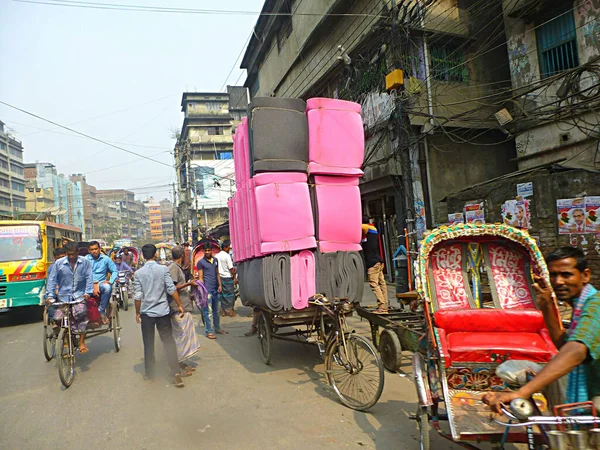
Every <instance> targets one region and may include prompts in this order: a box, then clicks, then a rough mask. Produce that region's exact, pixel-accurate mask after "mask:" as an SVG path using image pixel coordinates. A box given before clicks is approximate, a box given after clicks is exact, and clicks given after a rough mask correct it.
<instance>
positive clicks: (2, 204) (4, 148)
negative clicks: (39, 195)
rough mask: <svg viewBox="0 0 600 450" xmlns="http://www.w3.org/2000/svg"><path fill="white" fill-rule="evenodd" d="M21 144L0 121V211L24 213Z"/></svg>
mask: <svg viewBox="0 0 600 450" xmlns="http://www.w3.org/2000/svg"><path fill="white" fill-rule="evenodd" d="M25 209H26V206H25V178H24V167H23V144H22V143H21V141H18V140H17V139H15V138H14V137H13V136H11V135H10V133H8V132H7V131H6V130H5V129H4V122H2V121H0V211H6V212H7V213H12V212H19V211H25Z"/></svg>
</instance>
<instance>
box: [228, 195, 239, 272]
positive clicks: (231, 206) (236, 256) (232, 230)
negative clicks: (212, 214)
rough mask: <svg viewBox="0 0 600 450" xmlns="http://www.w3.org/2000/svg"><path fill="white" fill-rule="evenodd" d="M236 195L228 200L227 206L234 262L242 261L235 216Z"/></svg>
mask: <svg viewBox="0 0 600 450" xmlns="http://www.w3.org/2000/svg"><path fill="white" fill-rule="evenodd" d="M235 196H236V194H233V196H232V197H231V198H230V199H229V200H227V207H228V208H229V238H230V239H231V247H232V248H233V260H234V262H238V261H240V259H239V256H240V255H239V253H238V252H239V249H238V238H237V228H236V226H235V225H236V218H235V213H236V211H235V207H234V202H235Z"/></svg>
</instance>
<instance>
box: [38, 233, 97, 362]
mask: <svg viewBox="0 0 600 450" xmlns="http://www.w3.org/2000/svg"><path fill="white" fill-rule="evenodd" d="M65 251H66V253H67V256H66V257H63V258H61V259H59V260H57V261H56V262H55V263H54V265H53V266H52V267H53V269H52V270H51V271H49V276H48V282H47V285H46V293H47V295H48V298H47V300H46V302H47V303H48V304H53V303H54V302H55V300H56V299H57V298H58V300H59V301H60V302H61V303H72V304H73V308H72V312H73V320H72V321H71V326H72V327H73V329H75V330H77V331H80V332H81V333H82V334H81V336H80V338H79V353H86V352H87V351H88V348H87V346H86V345H85V330H86V329H87V324H88V310H87V304H86V300H87V299H88V298H90V295H92V293H93V292H94V279H93V276H92V263H91V262H90V261H88V260H87V259H86V258H83V257H82V256H79V254H78V248H77V244H76V243H75V242H67V244H66V246H65ZM62 314H63V312H62V311H61V310H60V309H57V310H56V312H55V313H54V315H53V318H54V320H55V321H58V320H61V319H62V317H63V316H62Z"/></svg>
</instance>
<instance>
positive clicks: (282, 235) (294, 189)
mask: <svg viewBox="0 0 600 450" xmlns="http://www.w3.org/2000/svg"><path fill="white" fill-rule="evenodd" d="M298 175H300V176H301V177H303V178H299V177H298ZM277 179H279V180H298V181H275V182H273V181H274V180H277ZM300 179H302V180H304V181H300ZM305 179H306V175H305V174H298V173H293V174H291V173H277V174H274V173H265V174H259V175H257V176H255V177H254V178H253V180H254V184H255V187H254V200H255V208H256V219H257V223H258V236H259V239H260V243H261V252H262V253H263V254H265V253H272V252H274V251H275V252H278V251H293V250H303V249H306V248H314V245H312V242H313V241H315V238H314V234H315V227H314V220H313V214H312V206H311V203H310V194H309V191H308V184H307V183H306V180H305ZM267 181H271V182H267ZM261 183H266V184H261ZM305 245H309V247H306V246H305ZM315 245H316V241H315Z"/></svg>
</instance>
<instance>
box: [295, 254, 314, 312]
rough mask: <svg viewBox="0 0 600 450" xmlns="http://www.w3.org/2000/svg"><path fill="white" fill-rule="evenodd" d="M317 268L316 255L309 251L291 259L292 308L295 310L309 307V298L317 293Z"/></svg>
mask: <svg viewBox="0 0 600 450" xmlns="http://www.w3.org/2000/svg"><path fill="white" fill-rule="evenodd" d="M315 266H316V264H315V254H314V253H313V252H310V251H308V250H303V251H301V252H300V253H298V254H296V255H294V256H292V257H291V258H290V284H291V287H292V306H293V307H294V308H295V309H304V308H306V307H308V298H309V297H311V296H313V295H315V293H316V292H317V284H316V274H315Z"/></svg>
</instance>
